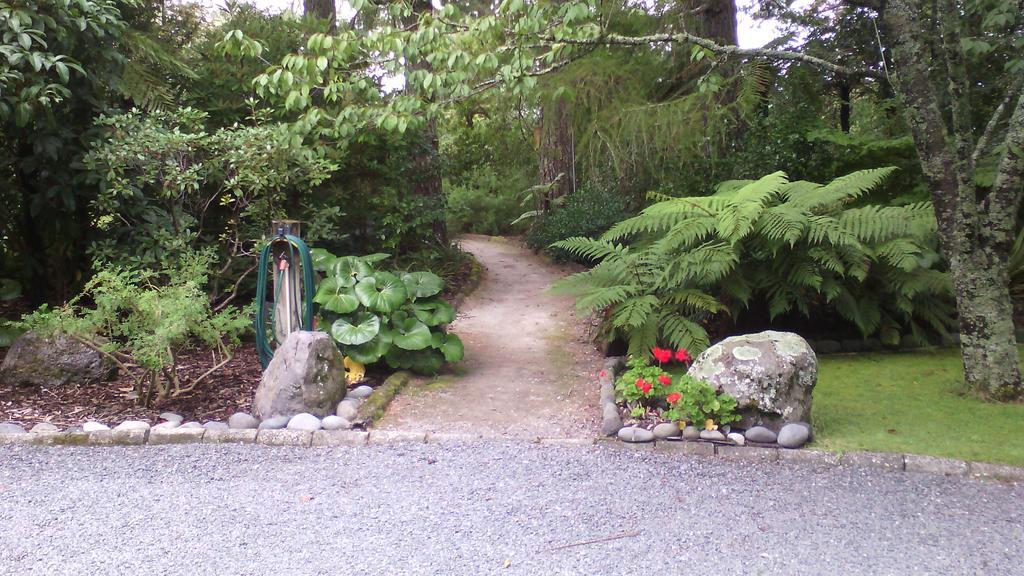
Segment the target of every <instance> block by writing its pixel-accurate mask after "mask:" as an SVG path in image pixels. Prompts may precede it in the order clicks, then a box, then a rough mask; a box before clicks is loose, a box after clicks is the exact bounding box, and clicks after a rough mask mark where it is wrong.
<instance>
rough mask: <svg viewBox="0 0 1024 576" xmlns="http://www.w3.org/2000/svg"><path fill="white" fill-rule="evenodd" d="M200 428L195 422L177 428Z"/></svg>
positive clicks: (200, 425)
mask: <svg viewBox="0 0 1024 576" xmlns="http://www.w3.org/2000/svg"><path fill="white" fill-rule="evenodd" d="M202 427H203V425H202V424H200V423H199V422H195V421H192V422H185V423H184V424H182V425H181V426H179V428H202Z"/></svg>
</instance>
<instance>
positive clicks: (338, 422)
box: [320, 415, 352, 430]
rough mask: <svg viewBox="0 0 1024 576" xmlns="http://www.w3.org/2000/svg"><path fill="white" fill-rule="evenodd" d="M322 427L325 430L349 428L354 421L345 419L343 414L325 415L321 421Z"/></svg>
mask: <svg viewBox="0 0 1024 576" xmlns="http://www.w3.org/2000/svg"><path fill="white" fill-rule="evenodd" d="M320 427H321V428H323V429H324V430H348V429H350V428H352V423H351V422H349V421H348V420H345V419H344V418H342V417H341V416H333V415H332V416H325V417H324V419H323V420H321V421H320Z"/></svg>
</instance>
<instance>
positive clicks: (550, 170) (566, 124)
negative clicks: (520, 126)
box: [537, 98, 576, 210]
mask: <svg viewBox="0 0 1024 576" xmlns="http://www.w3.org/2000/svg"><path fill="white" fill-rule="evenodd" d="M573 136H574V135H573V132H572V110H571V104H570V103H569V102H568V101H566V100H565V99H564V98H555V99H553V100H552V101H550V102H547V103H546V104H544V105H543V107H542V108H541V120H540V142H539V145H538V149H537V154H538V158H537V165H538V167H539V169H540V183H541V184H542V185H551V188H550V189H549V190H548V191H547V193H546V194H545V196H544V199H543V202H542V206H541V207H542V209H544V210H548V209H550V208H551V206H552V203H553V201H554V200H555V199H556V198H561V197H563V196H567V195H569V193H571V192H572V191H574V190H575V189H576V154H575V152H576V150H575V145H576V142H575V139H574V138H573Z"/></svg>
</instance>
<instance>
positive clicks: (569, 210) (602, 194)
mask: <svg viewBox="0 0 1024 576" xmlns="http://www.w3.org/2000/svg"><path fill="white" fill-rule="evenodd" d="M632 214H633V212H632V211H631V210H630V199H629V197H627V196H626V195H623V194H621V193H619V192H617V191H616V190H614V189H612V188H607V187H598V186H585V187H582V188H579V189H578V190H576V191H575V192H573V193H572V194H570V195H569V196H566V197H565V199H564V202H563V203H562V205H561V206H559V207H557V208H555V209H553V210H550V211H549V212H547V213H545V214H543V215H541V216H539V217H538V218H537V220H536V221H535V222H534V224H533V227H532V228H531V229H530V231H529V233H528V234H527V236H526V243H527V245H529V246H530V247H531V248H533V249H534V250H541V249H544V250H547V251H548V253H549V254H551V256H552V257H553V258H555V259H556V260H583V261H589V258H586V257H585V256H581V255H579V254H577V253H575V252H573V251H571V250H566V249H564V248H561V247H558V246H557V245H556V246H553V245H554V244H555V243H557V242H559V241H561V240H565V239H567V238H572V237H576V236H590V235H595V234H601V233H603V232H604V231H605V230H607V229H608V228H610V227H611V226H612V225H614V224H615V223H616V222H619V221H620V220H622V219H624V218H627V217H629V216H631V215H632Z"/></svg>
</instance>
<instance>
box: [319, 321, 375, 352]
mask: <svg viewBox="0 0 1024 576" xmlns="http://www.w3.org/2000/svg"><path fill="white" fill-rule="evenodd" d="M358 322H359V323H358V324H351V323H349V322H348V321H347V320H345V319H344V318H338V319H337V320H335V321H334V324H332V325H331V336H333V337H334V339H335V340H337V341H338V342H339V343H341V344H344V345H346V346H356V345H359V344H365V343H367V342H369V341H370V340H373V338H374V336H376V335H377V334H378V333H379V332H380V318H379V317H377V316H373V315H369V316H368V317H365V320H362V319H361V320H359V321H358Z"/></svg>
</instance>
